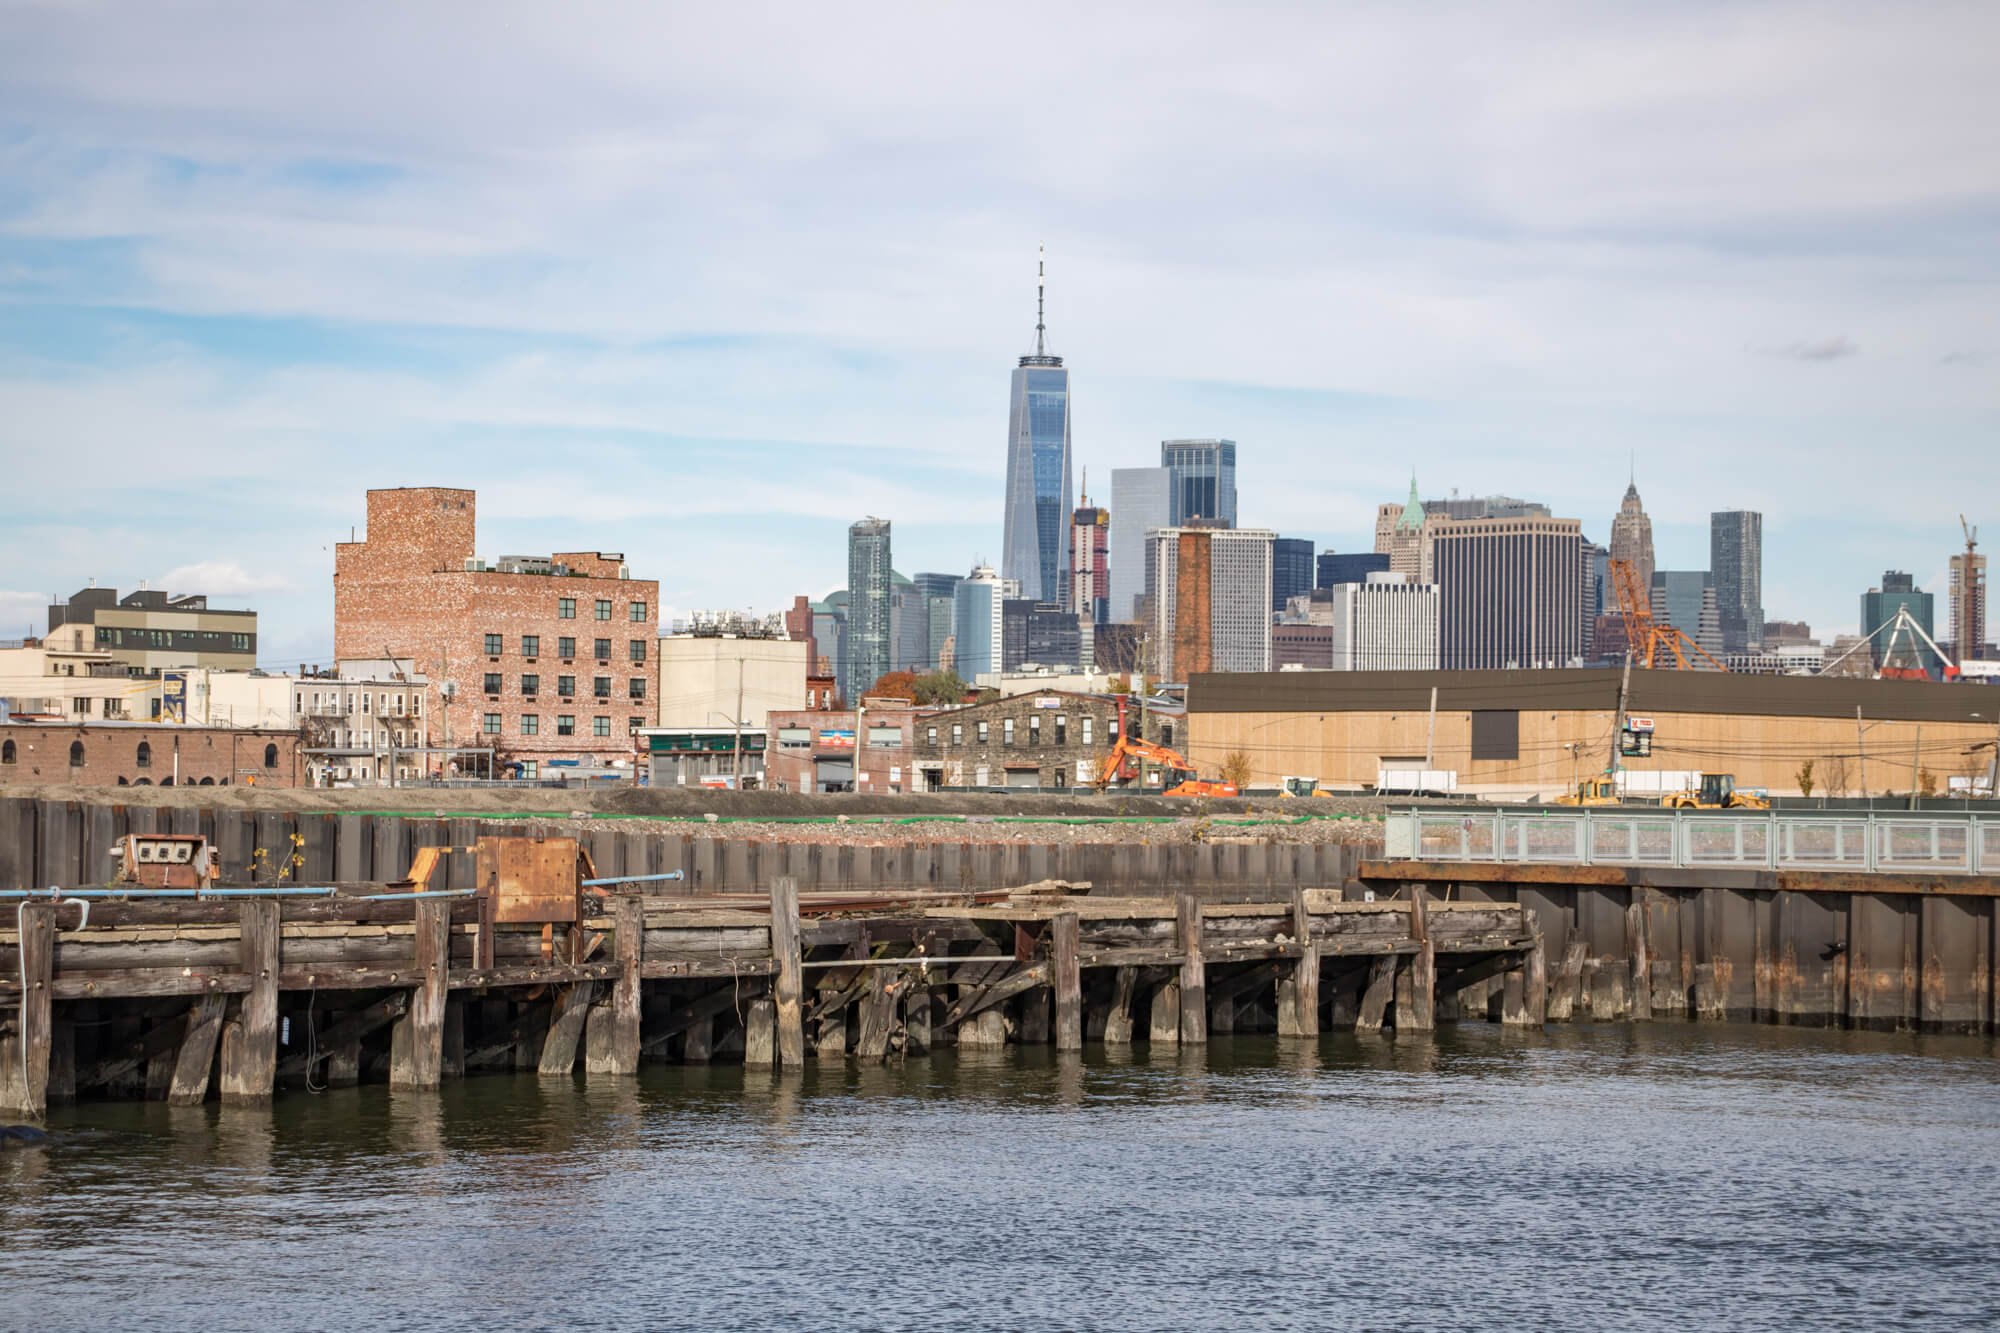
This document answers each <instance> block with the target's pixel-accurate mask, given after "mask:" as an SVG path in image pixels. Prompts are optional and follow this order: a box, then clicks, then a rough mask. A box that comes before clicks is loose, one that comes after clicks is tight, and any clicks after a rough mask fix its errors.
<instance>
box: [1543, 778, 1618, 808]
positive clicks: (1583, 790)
mask: <svg viewBox="0 0 2000 1333" xmlns="http://www.w3.org/2000/svg"><path fill="white" fill-rule="evenodd" d="M1621 803H1622V802H1621V799H1620V797H1619V795H1618V784H1617V783H1616V782H1613V781H1612V780H1611V779H1610V778H1585V779H1584V780H1583V781H1582V782H1579V783H1577V784H1576V790H1575V791H1566V792H1564V793H1563V794H1562V795H1560V796H1558V797H1556V798H1555V800H1554V801H1552V802H1550V804H1551V805H1619V804H1621Z"/></svg>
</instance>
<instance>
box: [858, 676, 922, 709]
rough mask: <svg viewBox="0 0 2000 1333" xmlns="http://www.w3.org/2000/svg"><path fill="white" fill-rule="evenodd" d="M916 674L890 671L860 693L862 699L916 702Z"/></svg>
mask: <svg viewBox="0 0 2000 1333" xmlns="http://www.w3.org/2000/svg"><path fill="white" fill-rule="evenodd" d="M916 686H917V673H916V672H914V671H891V672H890V673H889V674H888V675H886V676H883V677H881V678H879V679H878V680H877V681H876V682H875V683H874V684H873V685H870V686H869V687H868V688H867V689H865V690H863V691H862V692H861V697H862V698H864V699H908V700H909V701H910V702H912V703H915V702H916V698H917V695H916Z"/></svg>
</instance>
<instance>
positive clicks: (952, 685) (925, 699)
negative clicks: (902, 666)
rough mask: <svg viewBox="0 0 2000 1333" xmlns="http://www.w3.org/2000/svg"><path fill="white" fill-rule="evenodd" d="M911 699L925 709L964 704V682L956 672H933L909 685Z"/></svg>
mask: <svg viewBox="0 0 2000 1333" xmlns="http://www.w3.org/2000/svg"><path fill="white" fill-rule="evenodd" d="M910 689H911V699H912V701H913V702H915V703H919V704H923V705H925V706H927V707H941V706H943V705H945V704H958V703H964V702H965V682H964V681H962V680H960V679H959V678H958V673H957V672H956V671H948V670H947V671H933V672H931V673H930V674H929V675H925V676H918V677H917V678H916V680H915V681H914V682H913V683H912V684H911V687H910Z"/></svg>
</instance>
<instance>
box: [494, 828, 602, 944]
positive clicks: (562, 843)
mask: <svg viewBox="0 0 2000 1333" xmlns="http://www.w3.org/2000/svg"><path fill="white" fill-rule="evenodd" d="M478 865H479V868H478V883H479V884H480V886H481V887H482V889H483V890H484V891H485V892H489V893H491V894H493V896H494V920H495V921H497V922H499V923H500V924H502V925H514V924H531V923H535V922H541V923H544V924H547V923H554V922H574V921H576V920H577V919H578V918H579V916H580V912H579V909H578V901H577V898H578V887H577V885H578V876H577V844H576V839H575V838H502V837H492V838H481V839H480V840H479V863H478Z"/></svg>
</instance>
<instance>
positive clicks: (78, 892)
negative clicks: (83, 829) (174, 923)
mask: <svg viewBox="0 0 2000 1333" xmlns="http://www.w3.org/2000/svg"><path fill="white" fill-rule="evenodd" d="M332 893H333V890H332V889H312V888H270V889H136V888H135V889H103V888H97V889H0V898H6V899H10V900H11V899H15V898H22V899H36V898H51V899H54V898H297V897H319V898H323V897H327V896H329V895H331V894H332Z"/></svg>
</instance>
